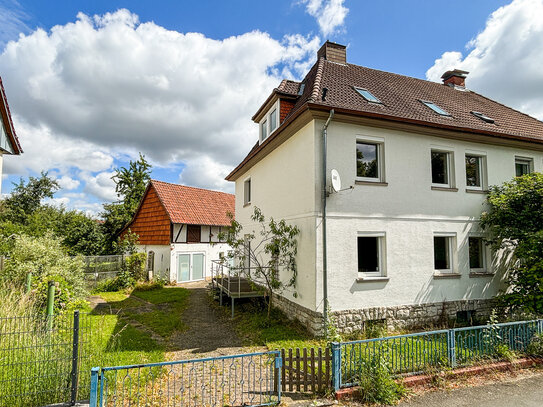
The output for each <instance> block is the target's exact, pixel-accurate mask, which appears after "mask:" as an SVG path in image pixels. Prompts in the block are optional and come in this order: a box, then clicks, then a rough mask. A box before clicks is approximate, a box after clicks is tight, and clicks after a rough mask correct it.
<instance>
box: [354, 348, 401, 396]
mask: <svg viewBox="0 0 543 407" xmlns="http://www.w3.org/2000/svg"><path fill="white" fill-rule="evenodd" d="M358 380H359V383H360V397H361V398H362V400H363V401H365V402H368V403H378V404H387V405H389V404H395V403H397V402H398V401H399V400H400V399H401V398H402V397H403V396H404V395H405V394H406V389H405V387H404V386H403V385H401V384H399V383H396V381H394V379H393V378H392V375H391V372H390V368H389V366H388V363H387V362H386V361H385V360H384V358H383V357H381V356H380V355H373V356H370V357H368V358H363V359H361V360H360V366H359V377H358Z"/></svg>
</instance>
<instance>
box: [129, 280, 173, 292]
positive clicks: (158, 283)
mask: <svg viewBox="0 0 543 407" xmlns="http://www.w3.org/2000/svg"><path fill="white" fill-rule="evenodd" d="M166 283H167V282H166V280H162V279H156V280H153V281H148V282H145V283H138V284H136V286H135V287H134V290H137V291H151V290H156V289H159V288H164V286H165V285H166Z"/></svg>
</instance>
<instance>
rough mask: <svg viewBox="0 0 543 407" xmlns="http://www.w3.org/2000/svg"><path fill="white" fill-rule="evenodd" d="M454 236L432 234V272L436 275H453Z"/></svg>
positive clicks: (449, 234) (450, 234)
mask: <svg viewBox="0 0 543 407" xmlns="http://www.w3.org/2000/svg"><path fill="white" fill-rule="evenodd" d="M455 250H456V234H452V233H434V270H435V272H436V273H438V274H439V273H454V270H455V259H454V257H455V256H454V254H455Z"/></svg>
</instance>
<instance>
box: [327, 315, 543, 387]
mask: <svg viewBox="0 0 543 407" xmlns="http://www.w3.org/2000/svg"><path fill="white" fill-rule="evenodd" d="M536 333H543V320H532V321H521V322H509V323H503V324H493V325H484V326H475V327H468V328H457V329H448V330H439V331H431V332H421V333H415V334H408V335H398V336H389V337H385V338H376V339H366V340H360V341H352V342H342V343H333V344H332V372H333V382H334V388H335V390H339V389H340V388H342V387H352V386H355V385H357V384H358V383H359V378H360V377H361V375H362V374H364V372H365V371H367V369H368V368H369V366H371V365H375V363H384V364H385V365H386V366H387V368H388V369H389V370H390V372H391V373H392V374H395V375H399V374H416V373H419V372H422V371H424V370H427V369H429V368H439V367H445V366H448V367H457V366H462V365H466V364H470V363H474V362H477V360H479V359H485V358H489V357H499V356H500V355H502V354H503V353H504V352H506V351H507V350H511V351H518V352H523V351H525V350H526V348H527V346H528V345H529V344H530V341H531V340H532V337H533V336H534V335H535V334H536Z"/></svg>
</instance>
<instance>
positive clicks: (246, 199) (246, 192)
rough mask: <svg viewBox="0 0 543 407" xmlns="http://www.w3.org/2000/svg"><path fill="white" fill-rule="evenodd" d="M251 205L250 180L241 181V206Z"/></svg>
mask: <svg viewBox="0 0 543 407" xmlns="http://www.w3.org/2000/svg"><path fill="white" fill-rule="evenodd" d="M250 203H251V178H247V179H246V180H245V181H243V205H249V204H250Z"/></svg>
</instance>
